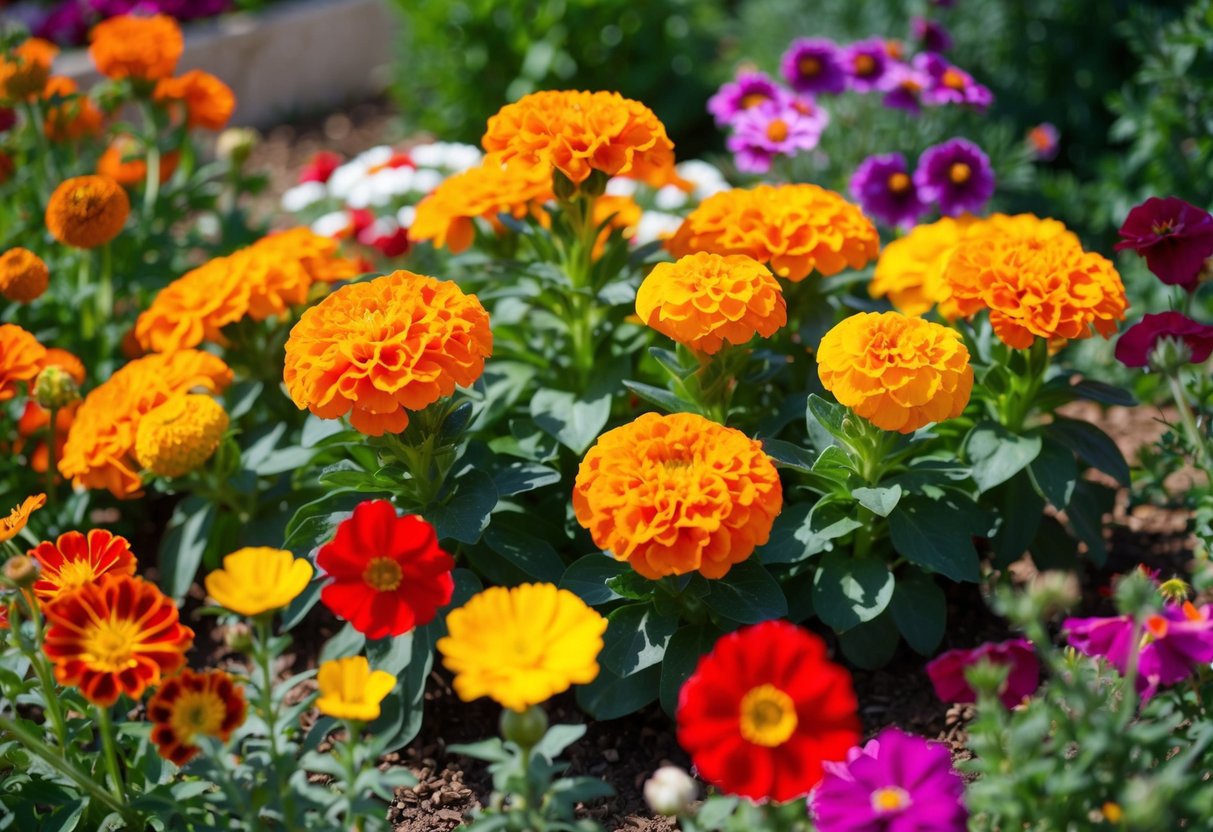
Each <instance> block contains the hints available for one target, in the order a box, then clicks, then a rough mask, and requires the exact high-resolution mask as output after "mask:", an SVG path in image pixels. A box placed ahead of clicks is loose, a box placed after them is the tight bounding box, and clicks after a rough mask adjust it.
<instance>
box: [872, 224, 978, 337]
mask: <svg viewBox="0 0 1213 832" xmlns="http://www.w3.org/2000/svg"><path fill="white" fill-rule="evenodd" d="M979 222H980V220H976V219H975V218H974V217H972V216H970V215H967V214H966V215H964V216H961V217H958V218H955V219H953V218H952V217H944V218H943V219H941V220H938V221H937V222H932V223H926V224H923V225H917V226H915V227H914V228H913V229H912V230H911V231H910V233H908V234H906V235H905V236H904V237H901V238H899V239H896V240H893V241H892V242H891V243H889V244H888V245H886V246H885V247H884V250H883V251H881V252H880V259H879V260H877V261H876V269H875V271H874V272H873V273H872V282H871V283H870V284H868V293H869V294H870V295H871V296H872V297H874V298H880V297H886V296H887V297H888V298H889V302H890V303H892V304H893V306H895V307H896V308H897V310H898V311H899V312H904V313H905V314H907V315H922V314H923V313H925V312H927V311H929V310H930V309H931V308H933V307H934V306H935V305H936V304H938V303H941V302H943V301H944V300H946V299H947V296H948V293H947V289H946V285H945V284H944V280H943V269H944V266H945V265H947V262H948V255H950V254H951V253H952V251H953V250H954V249H955V248H956V245H957V243H959V242H960V241H961V239H962V238H963V237H964V235H965V233H966V229H968V228H969V227H971V226H973V225H974V224H976V223H979ZM942 311H943V310H941V312H942ZM944 315H945V317H949V318H951V317H955V316H954V315H948V314H947V313H946V312H944Z"/></svg>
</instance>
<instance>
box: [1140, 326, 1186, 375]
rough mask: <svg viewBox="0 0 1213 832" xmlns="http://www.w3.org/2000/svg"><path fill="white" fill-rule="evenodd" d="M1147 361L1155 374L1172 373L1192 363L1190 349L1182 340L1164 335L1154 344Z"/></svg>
mask: <svg viewBox="0 0 1213 832" xmlns="http://www.w3.org/2000/svg"><path fill="white" fill-rule="evenodd" d="M1147 361H1148V363H1149V365H1150V369H1151V370H1154V371H1155V372H1158V373H1172V372H1175V371H1176V370H1179V369H1181V368H1183V367H1186V366H1188V365H1189V364H1191V363H1192V349H1191V348H1190V347H1189V346H1188V343H1187V342H1186V341H1184V340H1183V339H1182V338H1174V337H1172V336H1170V335H1164V336H1163V337H1161V338H1159V339H1158V340H1157V341H1155V342H1154V349H1152V350H1150V355H1149V356H1148V358H1147Z"/></svg>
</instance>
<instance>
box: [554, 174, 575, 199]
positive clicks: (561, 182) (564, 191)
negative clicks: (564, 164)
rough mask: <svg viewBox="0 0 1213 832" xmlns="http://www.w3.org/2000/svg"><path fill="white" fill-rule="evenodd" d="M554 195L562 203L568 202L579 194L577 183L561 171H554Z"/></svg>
mask: <svg viewBox="0 0 1213 832" xmlns="http://www.w3.org/2000/svg"><path fill="white" fill-rule="evenodd" d="M552 193H554V194H556V198H557V199H559V200H560V201H561V202H568V201H569V200H570V199H572V198H573V195H574V194H576V193H577V183H576V182H574V181H573V180H572V179H569V178H568V177H567V176H565V175H564V172H563V171H561V170H554V171H552Z"/></svg>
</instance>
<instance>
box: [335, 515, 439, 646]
mask: <svg viewBox="0 0 1213 832" xmlns="http://www.w3.org/2000/svg"><path fill="white" fill-rule="evenodd" d="M316 564H317V565H318V566H319V567H320V568H321V569H322V570H324V571H325V572H327V573H328V576H329V577H330V578H332V582H331V583H329V584H328V585H327V586H325V587H324V589H323V590H321V592H320V600H321V601H323V602H324V605H325V606H326V607H328V608H329V609H330V610H332V611H333V613H334V614H336V615H337V616H339V617H341V618H343V619H345V620H346V621H349V622H350V623H351V624H353V625H354V629H355V630H357V631H358V632H360V633H363V634H365V635H366V637H367V638H372V639H374V638H385V637H387V636H398V635H400V634H402V633H406V632H408V631H409V630H411V629H413V628H414V627H417V626H421V625H424V624H428V623H429V622H430V621H432V620H433V618H434V616H435V615H437V613H438V609H439V608H440V607H443V606H445V605H446V604H447V603H449V602H450V600H451V594H452V593H453V592H454V591H455V581H454V579H453V578H452V577H451V570H452V569H454V568H455V561H454V560H453V559H452V558H451V556H450V555H448V554H447V553H446V552H444V551H442V550H441V549H439V548H438V537H437V535H436V534H435V533H434V527H433V526H431V525H430V524H429V523H427V522H425V521H424V520H422V519H421V518H420V517H417V516H415V515H411V514H410V515H405V516H404V517H399V516H397V514H396V508H395V507H394V506H393V505H392V504H391V502H389V501H388V500H368V501H366V502H364V503H360V504H358V506H357V507H355V508H354V513H353V515H352V516H351V517H350V518H349V519H348V520H344V521H342V523H341V524H340V525H338V526H337V534H336V536H335V537H334V538H333V540H332V542H331V543H326V544H325V545H324V546H321V547H320V551H319V552H318V553H317V555H316Z"/></svg>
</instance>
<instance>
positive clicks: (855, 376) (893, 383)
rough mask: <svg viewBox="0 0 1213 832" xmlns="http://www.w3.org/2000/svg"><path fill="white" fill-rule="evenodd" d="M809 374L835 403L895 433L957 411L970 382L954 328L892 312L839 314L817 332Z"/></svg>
mask: <svg viewBox="0 0 1213 832" xmlns="http://www.w3.org/2000/svg"><path fill="white" fill-rule="evenodd" d="M817 374H818V376H819V377H820V378H821V383H822V385H823V386H824V387H825V388H826V389H827V390H829V391H830V392H831V393H833V394H834V397H835V398H836V399H838V401H839V402H840V403H842V404H844V405H846V406H847V407H849V408H851V410H853V411H855V413H856V414H858V415H859V416H862V417H863V418H865V419H867V420H868V421H869V422H871V423H872V424H874V425H876V427H878V428H881V429H883V430H895V431H897V432H899V433H913V432H914V431H916V430H918V429H919V428H921V427H923V426H925V425H928V424H930V423H931V422H942V421H943V420H944V419H951V418H954V417H956V416H959V415H960V414H961V413H962V412H963V411H964V409H965V405H966V404H968V403H969V393H970V392H971V391H972V389H973V368H972V367H971V366H969V351H968V349H966V348H965V345H964V341H963V339H962V338H961V337H960V333H959V332H957V331H956V330H954V329H952V328H950V327H946V326H941V325H940V324H936V323H931V322H930V321H925V320H923V319H922V318H915V317H911V316H909V315H902V314H901V313H900V312H861V313H859V314H857V315H852V316H850V317H849V318H846V319H844V320H843V321H842V323H840V324H838V325H837V326H835V327H834V328H833V329H831V330H830V331H829V332H827V333H826V334H825V336H824V337H823V338H822V339H821V345H820V346H819V347H818V348H817Z"/></svg>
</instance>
